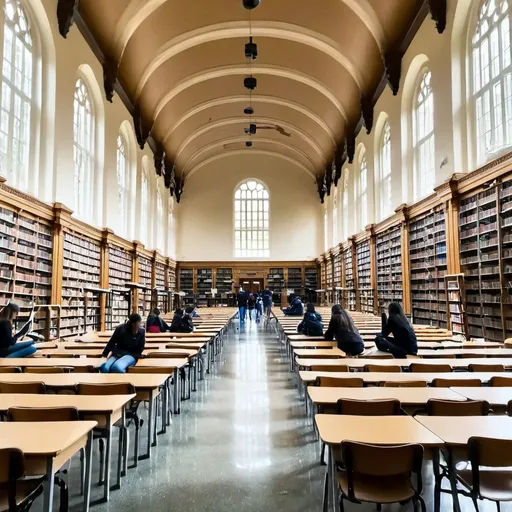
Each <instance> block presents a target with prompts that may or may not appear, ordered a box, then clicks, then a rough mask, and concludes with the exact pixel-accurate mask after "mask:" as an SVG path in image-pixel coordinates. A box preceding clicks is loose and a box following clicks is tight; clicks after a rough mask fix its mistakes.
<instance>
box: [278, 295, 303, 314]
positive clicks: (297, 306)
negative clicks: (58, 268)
mask: <svg viewBox="0 0 512 512" xmlns="http://www.w3.org/2000/svg"><path fill="white" fill-rule="evenodd" d="M283 313H284V314H285V315H286V316H302V315H303V314H304V304H302V300H301V299H300V297H299V296H298V295H290V305H289V306H288V307H287V308H286V309H283Z"/></svg>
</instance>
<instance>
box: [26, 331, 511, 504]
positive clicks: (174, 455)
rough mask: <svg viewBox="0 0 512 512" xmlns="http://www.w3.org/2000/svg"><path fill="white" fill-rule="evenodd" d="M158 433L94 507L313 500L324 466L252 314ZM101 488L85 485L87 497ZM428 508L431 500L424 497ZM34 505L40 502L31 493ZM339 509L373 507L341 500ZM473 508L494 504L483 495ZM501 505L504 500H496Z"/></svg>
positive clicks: (317, 499) (318, 498)
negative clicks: (144, 456)
mask: <svg viewBox="0 0 512 512" xmlns="http://www.w3.org/2000/svg"><path fill="white" fill-rule="evenodd" d="M158 442H159V446H158V447H157V449H156V450H155V451H154V456H153V457H152V459H151V460H149V461H142V462H141V463H140V464H139V467H138V469H137V470H135V469H132V470H129V472H128V475H127V477H126V478H124V479H123V487H122V489H121V490H120V491H114V492H112V494H111V501H110V503H109V504H104V505H96V506H94V507H92V511H93V512H94V511H97V512H107V511H111V510H116V511H117V510H122V511H123V512H135V511H137V512H140V511H142V510H146V511H159V512H160V511H161V512H167V511H177V510H180V511H183V512H206V511H208V512H260V511H270V512H273V511H282V512H292V511H293V512H317V511H318V512H319V511H321V509H322V506H321V505H322V483H323V476H324V471H325V466H320V465H319V455H320V447H319V444H318V443H317V442H316V441H315V439H314V436H313V433H312V425H311V420H308V419H306V417H305V411H304V406H303V403H302V402H301V400H300V399H299V397H298V393H297V389H296V382H295V380H294V378H293V376H292V375H291V374H290V373H289V371H288V365H287V364H286V361H284V360H283V359H282V356H281V353H280V351H279V347H278V344H277V338H276V336H275V335H274V334H272V333H266V332H265V331H264V330H263V329H262V327H261V326H257V325H256V324H254V323H251V324H248V325H247V326H246V328H245V330H244V331H242V332H241V333H236V334H232V335H230V337H229V339H228V340H227V343H226V346H225V348H224V352H223V354H222V355H221V356H220V359H219V361H218V363H217V365H216V369H215V371H214V372H213V373H212V375H210V376H208V379H207V381H206V382H205V383H202V386H201V387H200V389H199V391H198V392H197V393H195V394H193V396H192V400H190V401H186V402H184V404H183V407H182V414H181V415H179V416H176V417H174V419H173V425H172V427H171V429H170V432H168V433H167V434H166V435H161V436H159V437H158ZM115 444H116V443H114V446H115ZM144 446H145V445H144ZM115 457H116V451H115V450H114V451H113V460H115ZM96 459H97V457H96ZM113 468H114V465H113ZM77 469H78V465H76V464H75V465H74V467H73V470H72V471H71V475H70V478H71V493H72V496H71V505H72V507H71V508H72V510H73V511H78V510H81V507H80V506H79V497H78V496H76V495H75V494H74V492H75V490H76V489H77V487H76V485H77V484H76V477H77V473H78V471H77ZM95 469H97V468H95ZM428 469H429V468H428V467H427V473H428ZM95 474H97V472H96V473H95ZM430 483H431V482H430V478H429V477H428V476H426V483H425V495H426V496H427V497H429V496H431V495H432V487H431V486H430ZM101 494H102V491H101V489H100V488H99V487H97V486H94V488H93V491H92V498H93V499H97V498H99V497H100V496H101ZM428 501H430V500H428ZM462 504H463V507H464V512H466V511H471V510H474V509H473V507H472V505H471V502H470V501H469V500H463V501H462ZM55 508H56V509H57V507H55ZM451 508H452V507H451V501H450V500H449V498H447V497H444V496H443V501H442V511H443V512H444V511H448V510H451ZM428 509H429V511H430V510H432V507H431V503H430V502H429V503H428ZM34 510H40V502H39V503H36V505H35V506H34ZM345 510H347V511H361V512H366V511H370V510H375V508H374V507H371V506H357V505H348V506H346V508H345ZM384 510H391V511H398V510H412V507H411V506H407V507H398V506H397V507H389V508H388V507H384ZM480 510H482V511H485V512H488V511H491V510H496V508H495V506H494V505H493V504H489V503H486V504H485V505H482V506H481V508H480ZM502 510H509V511H510V510H512V507H510V506H507V505H505V506H503V507H502Z"/></svg>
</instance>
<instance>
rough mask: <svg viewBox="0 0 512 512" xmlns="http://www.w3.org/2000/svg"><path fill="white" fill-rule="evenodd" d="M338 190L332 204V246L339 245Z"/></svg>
mask: <svg viewBox="0 0 512 512" xmlns="http://www.w3.org/2000/svg"><path fill="white" fill-rule="evenodd" d="M338 237H339V235H338V190H337V189H336V190H335V191H334V197H333V203H332V244H333V245H336V244H337V243H338Z"/></svg>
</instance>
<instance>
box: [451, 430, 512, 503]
mask: <svg viewBox="0 0 512 512" xmlns="http://www.w3.org/2000/svg"><path fill="white" fill-rule="evenodd" d="M468 455H469V461H470V462H471V468H470V469H459V470H457V480H458V481H459V482H460V483H461V484H462V485H463V486H464V487H465V488H466V489H467V491H466V490H464V489H458V492H459V493H461V494H463V495H464V496H469V497H470V498H471V499H472V500H473V504H474V506H475V509H476V510H478V500H490V501H494V502H495V503H496V505H497V508H498V510H500V503H501V502H504V501H512V472H511V471H510V470H509V468H510V466H512V441H511V440H509V439H491V438H485V437H471V438H470V439H469V442H468ZM481 467H483V468H485V469H484V470H481V469H480V468H481Z"/></svg>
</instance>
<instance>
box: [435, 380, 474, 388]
mask: <svg viewBox="0 0 512 512" xmlns="http://www.w3.org/2000/svg"><path fill="white" fill-rule="evenodd" d="M432 387H434V388H455V387H458V388H481V387H482V381H481V380H480V379H434V380H433V381H432Z"/></svg>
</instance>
